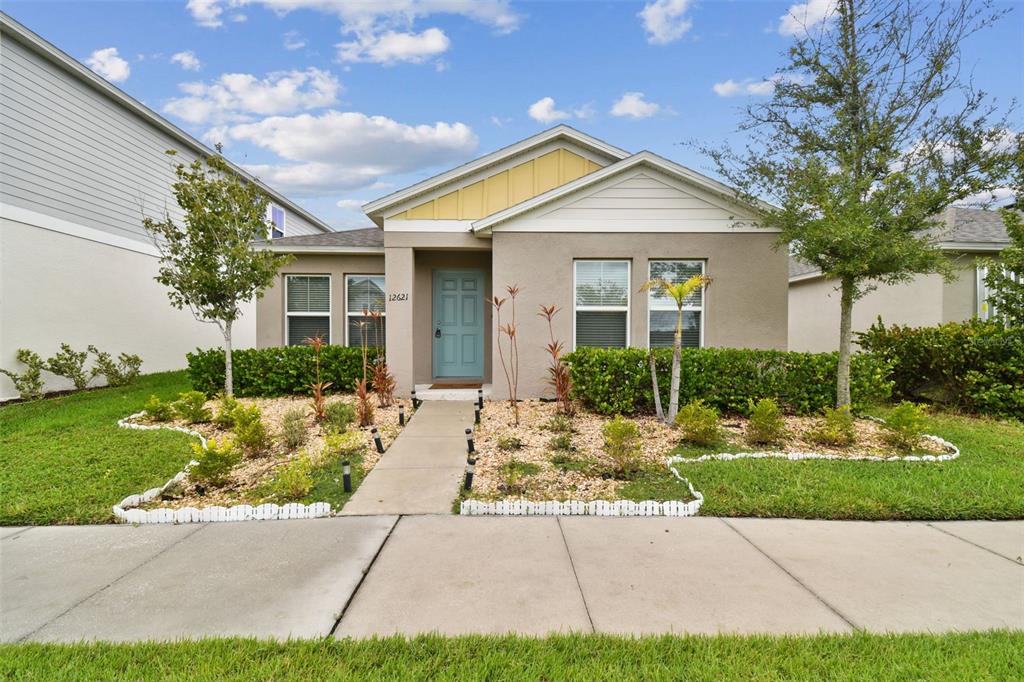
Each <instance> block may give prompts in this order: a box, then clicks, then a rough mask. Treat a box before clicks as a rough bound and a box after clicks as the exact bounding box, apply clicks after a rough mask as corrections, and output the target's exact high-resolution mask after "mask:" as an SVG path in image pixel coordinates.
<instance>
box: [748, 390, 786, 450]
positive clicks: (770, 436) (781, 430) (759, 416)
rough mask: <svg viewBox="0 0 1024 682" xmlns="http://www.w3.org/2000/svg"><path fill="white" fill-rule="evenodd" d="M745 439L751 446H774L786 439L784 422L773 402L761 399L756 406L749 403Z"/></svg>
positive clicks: (780, 412)
mask: <svg viewBox="0 0 1024 682" xmlns="http://www.w3.org/2000/svg"><path fill="white" fill-rule="evenodd" d="M746 437H747V442H748V443H750V444H751V445H776V444H778V443H781V442H782V440H783V439H784V438H785V437H786V422H785V420H784V419H783V418H782V410H780V409H779V406H778V405H776V404H775V401H774V400H772V399H771V398H761V399H760V400H758V401H757V404H756V405H755V404H754V401H752V400H751V401H750V418H749V420H748V421H747V433H746Z"/></svg>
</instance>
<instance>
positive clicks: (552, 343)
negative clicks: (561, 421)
mask: <svg viewBox="0 0 1024 682" xmlns="http://www.w3.org/2000/svg"><path fill="white" fill-rule="evenodd" d="M537 314H538V315H539V316H540V317H543V318H544V319H545V320H547V322H548V338H549V339H550V340H549V341H548V345H547V346H545V347H544V349H545V350H546V351H547V352H548V356H549V357H550V358H551V360H550V364H549V365H548V379H547V382H548V384H549V385H550V386H551V388H553V389H554V390H555V401H556V403H557V405H558V411H559V412H561V413H562V414H564V415H566V416H572V414H573V412H574V411H575V410H574V409H573V404H572V398H571V397H570V396H569V394H570V393H571V391H572V377H571V376H570V375H569V367H568V365H566V364H565V363H564V362H563V361H562V351H563V350H565V344H563V343H562V342H561V341H556V340H555V329H554V325H553V323H552V320H553V319H554V317H555V315H557V314H558V306H557V305H553V304H552V305H547V306H545V305H542V306H541V307H540V312H539V313H537Z"/></svg>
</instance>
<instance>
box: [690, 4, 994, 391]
mask: <svg viewBox="0 0 1024 682" xmlns="http://www.w3.org/2000/svg"><path fill="white" fill-rule="evenodd" d="M1001 15H1002V12H998V11H994V10H993V9H992V7H991V4H990V3H988V2H983V3H981V4H980V5H977V6H976V5H974V4H972V3H971V2H969V0H959V1H956V0H951V1H950V2H939V3H923V2H917V1H916V0H835V2H834V3H833V4H832V5H831V14H830V15H829V16H828V17H827V18H826V20H825V21H823V22H821V23H819V24H817V25H816V26H815V27H807V30H806V31H805V32H804V33H803V34H802V35H800V36H798V37H797V38H796V39H795V41H794V44H793V45H792V47H791V48H790V50H789V52H788V60H787V63H786V65H785V66H784V67H783V68H782V70H781V71H780V72H779V73H778V74H777V75H776V76H775V77H774V78H773V79H772V80H773V83H774V92H773V94H772V95H771V97H770V98H769V99H768V100H767V101H766V102H763V103H755V104H752V105H750V106H748V107H747V109H746V112H745V117H744V121H743V122H742V124H741V125H740V130H741V131H744V132H746V133H747V135H748V139H747V142H746V144H745V145H744V146H743V148H742V149H739V150H737V149H732V148H728V147H726V148H703V149H702V151H704V153H706V154H707V155H708V156H709V157H710V158H711V159H712V161H713V162H714V165H715V167H716V168H717V170H718V171H719V172H720V173H721V174H722V176H723V177H725V178H726V179H727V180H728V181H729V182H731V183H732V185H733V186H734V187H736V188H737V198H739V199H743V200H746V201H747V202H754V201H755V200H757V199H763V200H766V201H768V202H770V203H771V204H774V205H775V206H774V208H771V209H768V210H764V211H763V214H762V215H761V217H760V219H759V221H758V224H759V225H761V226H762V227H765V228H773V229H776V230H778V231H779V243H778V246H780V247H782V246H786V247H788V249H789V252H790V254H791V255H792V256H795V257H797V258H799V259H800V260H803V261H806V262H808V263H810V264H812V265H814V266H816V267H817V268H819V269H820V271H821V273H822V274H823V275H824V276H825V277H827V278H830V279H835V280H837V281H838V287H837V288H838V290H839V292H840V313H841V314H840V324H839V363H838V372H837V379H836V404H837V406H839V407H843V406H848V405H849V404H850V352H851V337H852V329H851V319H852V312H853V304H854V302H855V301H856V300H857V299H858V298H860V297H862V296H863V295H865V294H866V293H868V292H869V291H871V290H872V289H873V288H874V287H876V286H877V285H878V284H895V283H899V282H905V281H907V280H909V279H911V278H912V277H913V276H914V275H916V274H919V273H939V274H942V275H943V276H944V277H950V276H951V272H950V268H949V265H948V263H947V261H946V259H945V258H944V257H943V256H942V254H941V252H940V251H939V249H938V248H937V245H936V228H938V226H939V214H940V213H941V212H942V211H943V209H945V208H946V207H948V206H949V205H950V204H952V203H954V202H956V201H959V200H963V199H965V198H967V197H970V196H972V195H975V194H978V193H980V192H983V191H988V190H991V189H992V188H994V187H995V186H996V184H998V179H999V177H1000V176H1001V175H1002V173H1003V172H1005V165H1006V156H1007V154H1006V153H1005V152H1004V151H1003V149H1002V148H1003V146H1004V145H1005V142H1006V139H1007V137H1008V135H1009V134H1008V133H1007V131H1006V128H1005V119H999V120H993V119H994V117H995V111H996V108H995V104H994V103H992V102H991V101H990V100H989V99H988V97H987V96H986V95H985V93H983V92H979V91H976V90H975V89H974V88H973V87H972V86H971V84H970V83H969V81H965V79H963V78H962V77H961V74H960V45H961V43H962V42H963V41H964V40H965V39H966V38H967V37H968V36H971V35H973V34H974V33H976V32H978V31H980V30H982V29H984V28H986V27H987V26H989V25H991V24H992V23H993V22H995V21H996V20H997V19H998V18H999V17H1000V16H1001Z"/></svg>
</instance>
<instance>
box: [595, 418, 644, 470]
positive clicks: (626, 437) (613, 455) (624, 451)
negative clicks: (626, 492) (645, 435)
mask: <svg viewBox="0 0 1024 682" xmlns="http://www.w3.org/2000/svg"><path fill="white" fill-rule="evenodd" d="M601 435H602V436H603V437H604V452H605V454H606V455H608V458H609V459H610V460H611V461H612V464H614V466H615V474H616V475H617V476H619V477H627V476H629V475H630V474H633V473H635V472H636V471H638V470H639V468H640V429H639V427H637V425H636V424H635V423H633V422H632V421H631V420H629V419H626V418H625V417H623V416H622V415H616V416H615V418H614V419H612V420H611V421H609V422H606V423H605V425H604V426H602V427H601Z"/></svg>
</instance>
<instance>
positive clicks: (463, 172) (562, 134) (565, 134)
mask: <svg viewBox="0 0 1024 682" xmlns="http://www.w3.org/2000/svg"><path fill="white" fill-rule="evenodd" d="M555 140H568V141H571V142H574V143H575V144H578V145H579V146H581V147H583V148H584V149H588V150H590V151H592V152H594V153H596V154H600V155H602V156H604V157H607V158H608V159H610V160H618V159H624V158H626V157H627V156H629V152H627V151H625V150H623V149H619V148H618V147H613V146H612V145H610V144H608V143H607V142H604V141H602V140H599V139H597V138H596V137H591V136H590V135H587V134H586V133H582V132H580V131H578V130H576V129H575V128H573V127H571V126H567V125H558V126H555V127H554V128H549V129H548V130H545V131H543V132H540V133H537V134H536V135H532V136H530V137H528V138H526V139H524V140H520V141H519V142H516V143H514V144H510V145H508V146H507V147H502V148H501V149H499V150H497V151H494V152H491V153H490V154H487V155H485V156H481V157H480V158H478V159H474V160H472V161H469V162H468V163H464V164H462V165H461V166H458V167H456V168H453V169H451V170H449V171H445V172H444V173H440V174H438V175H435V176H433V177H431V178H427V179H426V180H423V181H421V182H418V183H416V184H415V185H410V186H409V187H405V188H403V189H400V190H398V191H395V192H392V193H391V194H388V195H387V196H384V197H381V198H380V199H375V200H373V201H371V202H369V203H367V204H364V205H363V211H364V212H365V213H366V215H368V216H369V217H370V218H371V219H372V220H373V221H374V222H375V223H377V224H378V225H382V224H383V218H384V213H385V212H386V211H387V210H388V209H389V208H392V207H394V206H397V205H398V204H401V203H402V202H405V201H408V200H409V199H412V198H414V197H417V196H419V195H421V194H425V193H427V192H430V191H431V190H434V189H436V188H438V187H442V186H444V185H447V184H450V183H453V182H457V181H458V180H461V179H462V178H465V177H467V176H469V175H472V174H474V173H478V172H480V171H482V170H484V169H486V168H488V167H491V166H494V165H497V164H499V163H501V162H502V161H505V160H506V159H509V158H511V157H513V156H516V155H519V154H524V153H526V152H529V151H530V150H532V149H535V148H537V147H540V146H542V145H544V144H547V143H549V142H552V141H555Z"/></svg>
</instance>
